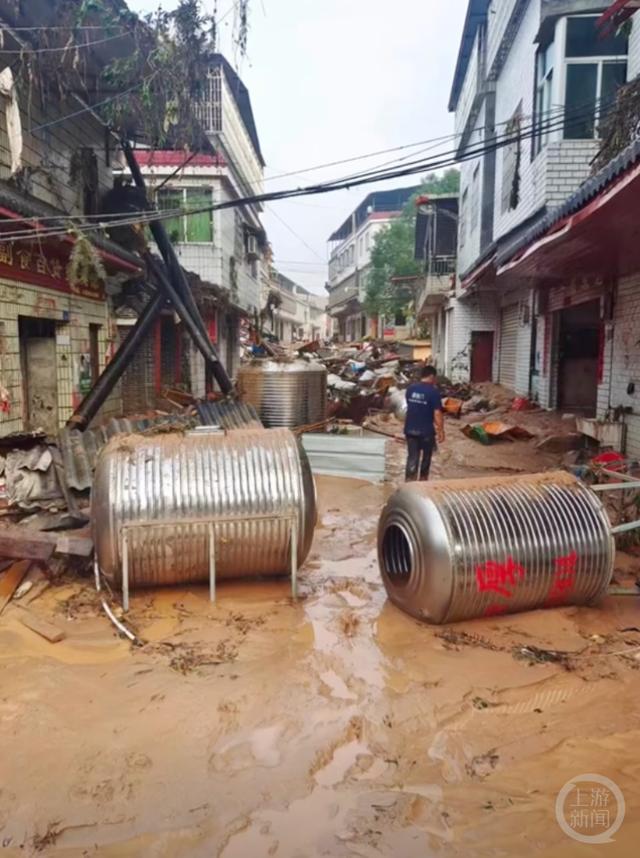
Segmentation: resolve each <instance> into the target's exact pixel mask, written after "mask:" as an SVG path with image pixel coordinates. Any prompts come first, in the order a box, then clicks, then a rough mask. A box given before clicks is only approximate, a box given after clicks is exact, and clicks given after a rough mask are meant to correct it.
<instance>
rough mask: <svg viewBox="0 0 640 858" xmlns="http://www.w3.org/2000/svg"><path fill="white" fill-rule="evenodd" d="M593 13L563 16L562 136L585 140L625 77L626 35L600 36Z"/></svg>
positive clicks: (594, 133)
mask: <svg viewBox="0 0 640 858" xmlns="http://www.w3.org/2000/svg"><path fill="white" fill-rule="evenodd" d="M597 20H598V16H597V15H584V16H581V17H579V18H567V19H566V28H567V32H566V40H565V65H566V67H565V99H564V110H565V114H564V136H565V138H566V139H570V140H588V139H590V138H592V137H596V136H597V135H598V125H599V122H600V121H601V120H602V119H603V118H604V117H605V116H606V114H607V112H608V111H609V110H610V109H611V108H612V107H613V105H614V102H615V97H616V92H617V90H618V87H620V86H621V84H623V83H624V82H625V81H626V79H627V50H628V43H627V37H626V36H623V35H611V36H608V37H606V38H602V36H601V35H600V31H599V30H598V28H597V26H596V22H597Z"/></svg>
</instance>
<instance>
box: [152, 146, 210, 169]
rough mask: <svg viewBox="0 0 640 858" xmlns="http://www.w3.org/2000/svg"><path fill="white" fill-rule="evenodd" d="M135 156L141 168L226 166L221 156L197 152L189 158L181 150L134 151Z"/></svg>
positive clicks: (186, 153) (187, 154)
mask: <svg viewBox="0 0 640 858" xmlns="http://www.w3.org/2000/svg"><path fill="white" fill-rule="evenodd" d="M135 156H136V161H137V162H138V164H140V166H141V167H180V166H181V165H182V164H184V165H185V168H186V167H224V166H226V161H225V160H224V158H223V157H222V155H207V154H205V153H203V152H198V154H196V155H192V156H191V157H190V156H189V153H188V152H185V151H184V150H183V149H136V150H135ZM187 161H188V163H185V162H187Z"/></svg>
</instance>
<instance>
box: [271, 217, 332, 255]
mask: <svg viewBox="0 0 640 858" xmlns="http://www.w3.org/2000/svg"><path fill="white" fill-rule="evenodd" d="M265 208H266V209H267V210H268V211H269V212H271V214H272V215H273V216H274V217H275V218H276V219H277V220H279V221H280V223H281V224H282V225H283V226H284V227H285V228H286V229H288V230H289V232H290V233H291V235H292V236H293V237H294V238H297V239H298V241H300V242H301V243H302V244H304V246H305V247H306V248H307V250H310V251H311V253H313V255H314V256H317V257H318V259H320V260H321V261H324V260H322V257H321V256H320V254H319V253H318V252H317V251H316V250H314V249H313V247H311V245H310V244H308V243H307V242H306V241H305V240H304V238H303V237H302V236H301V235H298V233H297V232H296V231H295V229H293V227H291V226H289V224H288V223H287V222H286V221H285V220H283V219H282V218H281V217H280V215H279V214H277V213H276V212H274V210H273V209H272V208H271V206H265Z"/></svg>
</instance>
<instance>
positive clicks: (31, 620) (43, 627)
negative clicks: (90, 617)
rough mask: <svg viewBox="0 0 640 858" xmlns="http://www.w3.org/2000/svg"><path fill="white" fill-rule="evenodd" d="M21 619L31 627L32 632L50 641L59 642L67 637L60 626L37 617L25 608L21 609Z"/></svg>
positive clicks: (25, 624) (23, 623)
mask: <svg viewBox="0 0 640 858" xmlns="http://www.w3.org/2000/svg"><path fill="white" fill-rule="evenodd" d="M19 620H20V622H21V623H22V625H23V626H26V627H27V628H28V629H31V631H32V632H35V633H36V634H37V635H40V637H43V638H45V639H46V640H48V641H49V643H58V642H59V641H61V640H64V638H65V637H66V634H65V633H64V632H63V631H62V629H60V628H58V626H55V625H54V624H53V623H50V622H49V621H48V620H44V619H43V618H42V617H37V616H36V615H35V614H32V613H31V612H30V611H26V610H25V609H24V608H21V609H20V617H19Z"/></svg>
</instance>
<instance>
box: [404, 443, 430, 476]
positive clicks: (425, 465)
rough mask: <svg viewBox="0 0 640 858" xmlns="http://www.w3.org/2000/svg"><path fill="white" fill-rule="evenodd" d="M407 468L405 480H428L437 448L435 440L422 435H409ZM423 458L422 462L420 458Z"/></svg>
mask: <svg viewBox="0 0 640 858" xmlns="http://www.w3.org/2000/svg"><path fill="white" fill-rule="evenodd" d="M406 438H407V467H406V470H405V474H404V476H405V480H406V481H407V482H409V481H411V480H417V479H420V480H428V479H429V468H430V467H431V456H432V455H433V451H434V450H435V447H436V442H435V438H433V437H428V438H424V437H423V436H421V435H407V436H406ZM421 456H422V461H421V460H420V457H421ZM418 474H419V476H418Z"/></svg>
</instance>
